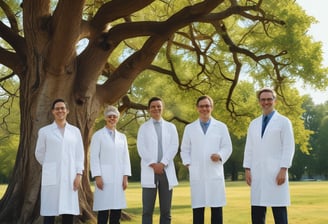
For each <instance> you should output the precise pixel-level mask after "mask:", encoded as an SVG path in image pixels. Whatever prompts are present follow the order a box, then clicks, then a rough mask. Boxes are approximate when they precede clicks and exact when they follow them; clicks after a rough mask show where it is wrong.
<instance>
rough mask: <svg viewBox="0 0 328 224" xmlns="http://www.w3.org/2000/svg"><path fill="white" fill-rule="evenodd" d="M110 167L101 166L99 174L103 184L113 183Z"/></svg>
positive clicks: (111, 167) (111, 168)
mask: <svg viewBox="0 0 328 224" xmlns="http://www.w3.org/2000/svg"><path fill="white" fill-rule="evenodd" d="M113 172H114V171H113V166H112V165H102V166H101V174H102V178H103V181H104V183H113V182H114V173H113Z"/></svg>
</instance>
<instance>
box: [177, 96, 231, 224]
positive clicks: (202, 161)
mask: <svg viewBox="0 0 328 224" xmlns="http://www.w3.org/2000/svg"><path fill="white" fill-rule="evenodd" d="M213 107H214V103H213V100H212V98H211V97H209V96H207V95H204V96H200V97H199V98H198V99H197V101H196V110H197V112H198V114H199V118H198V119H197V120H196V121H194V122H192V123H191V124H188V125H187V126H186V127H185V130H184V133H183V138H182V143H181V159H182V163H183V165H185V166H187V167H188V170H189V179H190V190H191V205H192V209H193V224H204V211H205V207H207V206H208V207H211V224H222V223H223V215H222V207H223V206H224V205H225V204H226V197H225V180H224V172H223V164H224V163H225V162H226V161H227V160H228V159H229V157H230V155H231V153H232V144H231V139H230V135H229V131H228V128H227V126H226V125H225V124H224V123H223V122H221V121H218V120H216V119H214V118H213V117H212V115H211V114H212V111H213Z"/></svg>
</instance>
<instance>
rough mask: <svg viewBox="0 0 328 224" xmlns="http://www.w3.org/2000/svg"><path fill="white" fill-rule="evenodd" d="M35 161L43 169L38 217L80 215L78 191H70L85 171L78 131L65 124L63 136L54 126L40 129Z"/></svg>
mask: <svg viewBox="0 0 328 224" xmlns="http://www.w3.org/2000/svg"><path fill="white" fill-rule="evenodd" d="M35 157H36V159H37V161H38V162H39V163H40V164H41V165H42V181H41V215H42V216H58V215H60V214H72V215H79V214H80V209H79V199H78V191H74V190H73V183H74V179H75V177H76V174H77V173H80V174H82V172H83V169H84V149H83V142H82V136H81V132H80V130H79V129H78V128H77V127H75V126H72V125H70V124H68V123H66V126H65V132H64V136H62V134H61V133H60V130H59V129H58V127H57V124H56V123H55V122H54V123H52V124H50V125H47V126H45V127H43V128H41V129H40V130H39V133H38V139H37V144H36V149H35Z"/></svg>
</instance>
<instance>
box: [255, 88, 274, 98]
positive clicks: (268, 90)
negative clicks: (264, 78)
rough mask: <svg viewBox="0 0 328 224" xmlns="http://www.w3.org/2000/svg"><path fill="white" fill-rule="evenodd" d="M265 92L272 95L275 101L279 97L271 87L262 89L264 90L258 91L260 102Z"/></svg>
mask: <svg viewBox="0 0 328 224" xmlns="http://www.w3.org/2000/svg"><path fill="white" fill-rule="evenodd" d="M264 92H269V93H272V96H273V99H276V97H277V93H276V91H274V90H273V89H272V88H270V87H264V88H262V89H260V90H259V91H257V94H256V95H257V99H258V100H260V96H261V94H262V93H264Z"/></svg>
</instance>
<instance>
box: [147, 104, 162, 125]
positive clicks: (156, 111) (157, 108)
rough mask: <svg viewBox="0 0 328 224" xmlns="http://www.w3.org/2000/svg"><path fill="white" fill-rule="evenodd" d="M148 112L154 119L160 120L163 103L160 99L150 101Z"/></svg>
mask: <svg viewBox="0 0 328 224" xmlns="http://www.w3.org/2000/svg"><path fill="white" fill-rule="evenodd" d="M148 110H149V114H150V116H151V117H152V118H153V119H155V120H160V119H161V116H162V111H163V103H162V101H160V100H156V101H152V102H151V103H150V105H149V109H148Z"/></svg>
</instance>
